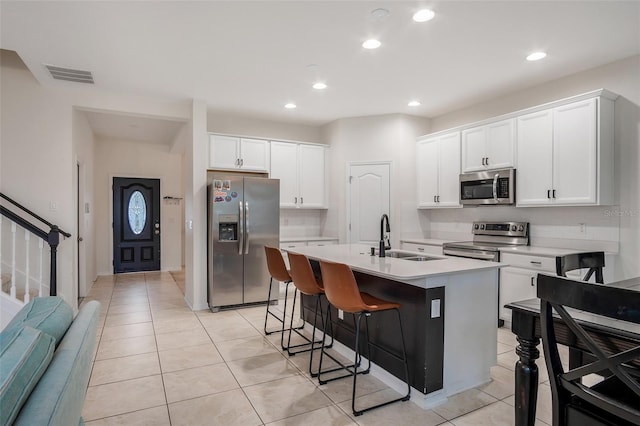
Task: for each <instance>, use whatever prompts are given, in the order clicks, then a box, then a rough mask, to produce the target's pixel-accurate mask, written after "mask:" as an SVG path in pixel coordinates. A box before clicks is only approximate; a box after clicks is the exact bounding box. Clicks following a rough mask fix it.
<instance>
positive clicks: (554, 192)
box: [551, 189, 556, 198]
mask: <svg viewBox="0 0 640 426" xmlns="http://www.w3.org/2000/svg"><path fill="white" fill-rule="evenodd" d="M551 194H552V196H553V198H556V190H555V189H554V190H553V191H551Z"/></svg>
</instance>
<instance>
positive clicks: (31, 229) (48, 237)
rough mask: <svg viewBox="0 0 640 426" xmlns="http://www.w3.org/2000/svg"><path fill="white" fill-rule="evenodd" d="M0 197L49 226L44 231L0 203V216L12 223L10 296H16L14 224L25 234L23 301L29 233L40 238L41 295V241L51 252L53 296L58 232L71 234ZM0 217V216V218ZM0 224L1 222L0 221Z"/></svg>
mask: <svg viewBox="0 0 640 426" xmlns="http://www.w3.org/2000/svg"><path fill="white" fill-rule="evenodd" d="M0 197H1V198H2V199H4V200H6V201H8V202H9V203H11V204H13V205H14V206H15V207H17V208H18V209H20V210H21V211H22V212H24V213H26V214H27V215H29V216H31V217H32V218H34V219H36V220H37V221H39V222H41V223H43V224H45V225H46V226H47V227H49V231H45V230H43V229H42V228H40V227H38V226H36V225H35V224H33V223H32V222H31V221H29V220H27V219H25V218H24V217H23V216H21V215H18V214H17V213H15V212H13V211H12V210H9V209H8V208H6V207H4V206H1V205H0V214H1V216H4V217H6V218H7V219H9V220H10V221H11V222H12V223H11V234H12V241H11V247H12V259H11V269H12V270H11V280H12V282H11V292H10V293H11V297H14V298H15V297H16V225H18V226H20V227H22V228H24V229H25V234H24V238H25V247H26V257H25V265H24V267H25V271H24V275H25V277H26V282H25V300H24V301H25V302H28V301H29V297H30V296H29V280H30V271H29V269H30V262H29V258H30V253H29V251H30V244H29V241H30V239H31V237H30V236H31V235H32V234H33V235H35V236H37V237H38V238H40V241H39V243H38V245H39V249H40V250H39V251H40V271H39V283H40V292H39V293H40V295H41V296H42V269H43V268H42V261H43V250H42V248H43V241H44V242H46V243H47V244H48V245H49V248H50V254H51V258H50V269H49V295H50V296H55V295H56V294H57V291H58V290H57V276H58V271H57V264H58V262H57V251H58V245H59V244H60V234H62V235H63V237H65V238H69V237H71V234H70V233H68V232H65V231H64V230H62V229H60V227H58V225H55V224H52V223H50V222H49V221H47V220H46V219H44V218H42V217H41V216H39V215H37V214H35V213H34V212H32V211H31V210H29V209H27V208H26V207H24V206H23V205H21V204H19V203H18V202H16V201H14V200H12V199H11V198H9V197H7V196H6V195H5V194H3V193H0ZM1 219H2V218H1V217H0V220H1ZM0 224H1V222H0ZM0 230H1V226H0ZM1 256H2V250H1V249H0V268H1V267H2V257H1Z"/></svg>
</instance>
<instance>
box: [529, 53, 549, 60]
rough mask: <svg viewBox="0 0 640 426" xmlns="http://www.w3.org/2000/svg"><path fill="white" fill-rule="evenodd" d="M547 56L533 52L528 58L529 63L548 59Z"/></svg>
mask: <svg viewBox="0 0 640 426" xmlns="http://www.w3.org/2000/svg"><path fill="white" fill-rule="evenodd" d="M546 56H547V54H546V53H544V52H533V53H532V54H530V55H529V56H527V61H539V60H540V59H542V58H544V57H546Z"/></svg>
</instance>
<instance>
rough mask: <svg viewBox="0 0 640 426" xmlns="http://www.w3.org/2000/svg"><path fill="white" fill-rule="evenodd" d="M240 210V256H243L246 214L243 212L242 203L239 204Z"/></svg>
mask: <svg viewBox="0 0 640 426" xmlns="http://www.w3.org/2000/svg"><path fill="white" fill-rule="evenodd" d="M238 210H239V215H240V216H239V217H240V220H238V227H239V228H240V230H239V231H238V234H239V236H238V254H242V245H243V244H244V229H243V227H244V214H243V210H242V201H239V202H238Z"/></svg>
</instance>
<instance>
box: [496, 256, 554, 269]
mask: <svg viewBox="0 0 640 426" xmlns="http://www.w3.org/2000/svg"><path fill="white" fill-rule="evenodd" d="M500 261H501V262H504V263H508V264H509V266H514V267H517V268H527V269H532V270H534V271H541V272H548V273H551V274H555V273H556V258H555V257H544V256H529V255H522V254H512V253H501V254H500Z"/></svg>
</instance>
